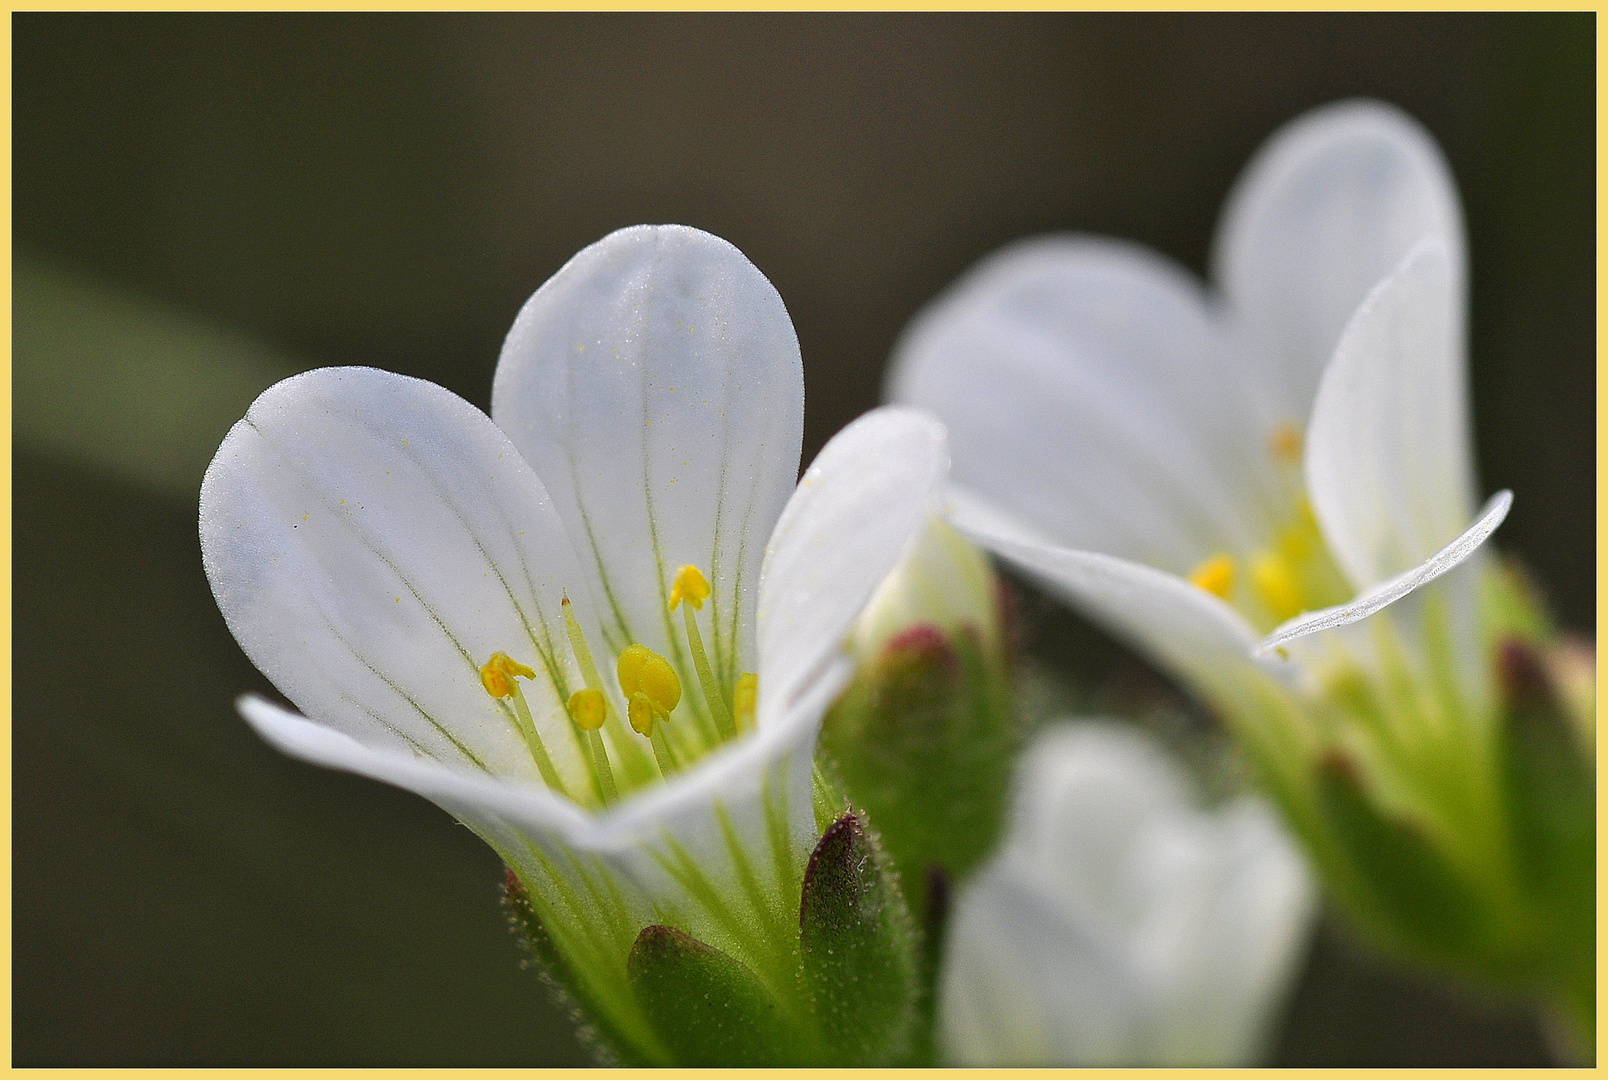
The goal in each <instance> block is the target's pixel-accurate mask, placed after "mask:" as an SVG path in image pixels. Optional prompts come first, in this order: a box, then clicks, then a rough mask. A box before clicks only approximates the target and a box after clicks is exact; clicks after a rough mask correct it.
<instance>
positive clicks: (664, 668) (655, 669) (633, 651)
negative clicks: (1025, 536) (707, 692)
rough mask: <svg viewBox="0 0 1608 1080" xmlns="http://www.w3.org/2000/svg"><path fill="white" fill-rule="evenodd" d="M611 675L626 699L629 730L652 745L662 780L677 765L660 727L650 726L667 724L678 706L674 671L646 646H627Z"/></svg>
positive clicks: (661, 726) (673, 770)
mask: <svg viewBox="0 0 1608 1080" xmlns="http://www.w3.org/2000/svg"><path fill="white" fill-rule="evenodd" d="M615 674H616V675H617V676H618V677H619V679H620V692H621V693H623V694H624V695H625V698H626V702H627V705H626V712H627V713H628V714H629V716H630V718H631V727H632V728H633V729H634V730H635V731H636V732H637V733H638V734H640V735H646V736H647V737H648V741H649V742H650V743H652V744H653V757H654V760H655V761H657V762H658V763H659V771H660V772H661V773H663V774H664V775H666V776H669V775H670V774H671V773H673V772H676V771H677V770H678V769H680V767H681V762H680V760H679V759H677V757H676V755H675V752H674V751H673V750H671V748H670V740H669V739H668V738H666V736H665V731H664V726H663V725H662V724H656V723H654V721H655V720H669V719H670V713H671V712H672V711H673V710H674V709H675V707H676V706H677V705H678V704H680V703H681V678H680V676H678V675H677V674H676V669H675V668H673V667H671V666H670V661H668V660H666V659H665V658H664V657H662V656H660V655H659V654H658V653H656V652H654V651H653V650H652V649H650V648H648V647H647V646H646V645H627V646H626V647H625V648H624V649H623V650H621V652H620V658H619V660H618V661H616V662H615Z"/></svg>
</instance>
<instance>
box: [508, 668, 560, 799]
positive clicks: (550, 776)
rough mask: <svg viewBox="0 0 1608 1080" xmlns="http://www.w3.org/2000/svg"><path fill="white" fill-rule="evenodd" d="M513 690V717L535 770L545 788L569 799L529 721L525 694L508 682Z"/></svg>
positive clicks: (534, 728)
mask: <svg viewBox="0 0 1608 1080" xmlns="http://www.w3.org/2000/svg"><path fill="white" fill-rule="evenodd" d="M508 685H509V687H510V688H511V689H512V690H513V694H512V697H513V699H514V716H515V717H516V718H517V719H518V721H519V733H520V734H521V735H523V736H524V737H525V745H526V746H528V747H530V756H531V757H533V758H535V759H536V768H538V769H540V770H541V773H542V779H543V780H545V781H546V782H547V786H548V787H550V788H552V789H553V790H554V791H556V792H558V793H559V794H560V795H562V796H564V797H565V798H566V799H567V798H569V792H568V791H566V790H564V781H563V780H561V779H560V778H559V775H558V770H557V769H555V768H553V759H552V758H551V757H549V756H548V754H547V747H546V746H544V745H542V737H541V735H540V734H539V733H538V732H537V731H536V721H535V720H533V719H531V715H530V706H529V705H526V704H525V694H524V692H523V691H522V690H520V689H519V683H517V682H516V681H515V680H513V679H509V680H508Z"/></svg>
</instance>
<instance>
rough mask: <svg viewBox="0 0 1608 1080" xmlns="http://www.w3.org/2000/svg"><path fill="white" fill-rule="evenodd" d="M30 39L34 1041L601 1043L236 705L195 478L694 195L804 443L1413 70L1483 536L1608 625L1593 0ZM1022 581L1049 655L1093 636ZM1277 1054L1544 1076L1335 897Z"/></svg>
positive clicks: (1534, 1055)
mask: <svg viewBox="0 0 1608 1080" xmlns="http://www.w3.org/2000/svg"><path fill="white" fill-rule="evenodd" d="M12 32H13V37H12V48H13V155H14V156H13V229H14V238H15V243H16V247H15V249H14V256H13V269H14V296H13V316H14V339H13V348H14V358H13V408H14V450H15V454H14V463H13V515H14V516H13V528H14V532H13V582H14V592H13V604H14V606H13V631H14V653H13V664H14V668H13V671H14V678H13V729H12V743H13V758H12V770H13V773H12V780H13V876H12V904H13V913H12V918H13V937H12V943H13V944H12V947H13V961H12V963H13V967H12V979H13V981H12V994H13V1028H12V1031H13V1055H14V1061H15V1063H16V1064H18V1065H55V1064H83V1065H96V1064H106V1065H111V1064H144V1065H178V1064H185V1065H203V1064H248V1063H256V1064H371V1065H388V1064H431V1065H454V1064H461V1065H470V1064H542V1063H547V1064H578V1063H583V1062H584V1061H585V1060H586V1059H585V1056H584V1054H583V1053H582V1051H581V1050H580V1048H579V1046H578V1044H577V1043H576V1041H575V1039H574V1037H573V1035H572V1034H571V1031H570V1026H569V1024H568V1022H567V1020H566V1019H565V1018H564V1017H563V1016H562V1015H561V1014H560V1013H559V1012H558V1011H557V1010H556V1009H555V1008H554V1007H552V1006H551V1005H549V1004H548V1002H547V999H546V997H545V994H544V992H543V991H542V989H541V987H540V985H539V984H538V981H537V979H536V977H535V976H534V974H532V973H531V972H528V971H522V970H520V969H519V967H518V953H517V950H516V948H515V945H514V942H513V940H512V938H511V937H510V935H508V933H507V932H506V931H505V929H504V928H503V926H502V922H501V916H500V913H499V910H498V882H499V877H500V875H499V871H498V865H497V861H496V859H495V857H494V856H493V854H492V853H491V852H490V851H489V850H488V849H486V848H485V847H484V846H483V845H481V844H480V843H479V841H478V840H476V839H475V838H474V837H473V836H472V835H471V834H470V833H469V832H468V831H467V830H465V829H463V828H461V827H460V826H457V825H456V824H454V823H453V822H452V821H451V820H450V819H449V818H447V817H446V816H445V815H444V814H442V813H441V812H439V811H438V810H436V809H435V808H434V807H432V806H430V805H428V804H427V803H424V802H423V801H421V800H419V799H416V798H415V797H413V796H411V795H406V794H403V793H400V792H397V791H393V790H391V789H389V788H385V787H382V786H380V785H377V784H373V783H370V782H367V781H361V780H358V779H355V778H352V777H349V776H345V775H337V774H332V773H325V772H320V771H318V770H315V769H312V768H310V767H306V766H303V765H300V764H298V763H294V762H291V761H289V760H286V759H283V758H281V757H279V756H278V755H276V754H275V753H273V752H271V751H269V750H268V749H267V748H266V747H265V746H263V745H261V744H259V743H258V742H257V741H256V740H255V738H254V737H253V736H252V735H251V734H250V733H249V732H248V730H247V729H246V727H245V725H244V723H243V722H241V721H240V720H239V719H238V718H237V717H236V716H235V715H234V713H233V710H232V707H231V700H232V699H233V697H234V696H235V695H236V694H237V693H239V692H241V691H242V690H246V689H263V690H266V689H267V684H266V683H265V681H264V680H263V679H262V678H261V676H259V675H257V674H256V673H255V672H254V671H253V670H252V668H251V667H250V665H249V664H248V663H247V662H246V661H245V659H244V657H243V656H242V655H241V654H240V652H239V650H238V649H237V648H236V647H235V645H234V643H233V641H232V640H231V639H230V637H229V635H228V633H227V631H226V630H225V628H224V626H223V622H222V620H221V618H220V617H219V615H218V613H217V610H216V608H215V607H214V606H213V604H212V602H211V598H210V595H209V593H208V591H207V586H206V582H205V579H204V578H203V576H202V574H201V569H200V558H199V549H198V545H197V541H196V536H195V492H196V489H197V487H198V485H199V482H200V476H201V470H202V469H203V468H204V467H205V464H206V461H207V459H208V457H209V456H210V453H211V450H212V448H213V447H215V446H216V444H217V442H218V440H219V439H221V438H222V436H223V433H224V431H225V430H226V429H227V427H228V425H229V423H230V422H231V421H233V420H234V419H236V418H238V417H239V416H240V415H241V413H242V412H243V411H244V409H245V406H246V405H247V404H248V403H249V402H250V400H251V398H252V397H253V396H254V395H255V393H257V392H258V391H260V390H261V389H262V388H264V387H265V386H267V385H268V384H269V382H271V381H272V380H273V379H275V378H277V377H280V376H281V375H283V374H288V373H290V372H292V371H294V370H296V369H298V368H300V367H307V366H314V365H318V364H371V365H375V366H378V367H384V368H389V369H392V370H395V371H401V372H406V373H408V374H412V375H418V376H422V377H425V378H428V379H432V380H435V381H436V382H439V383H442V384H443V385H445V386H447V387H449V388H451V389H453V390H455V391H456V392H458V393H459V394H462V395H463V396H464V397H466V398H468V399H469V400H470V401H472V402H474V403H476V404H477V405H480V406H482V407H485V406H486V405H487V404H488V400H489V395H490V386H491V376H492V368H493V365H494V363H495V360H496V356H497V351H498V348H499V346H500V344H501V339H502V335H503V333H504V332H505V331H506V330H507V328H508V326H509V324H510V323H511V321H512V319H513V316H514V313H515V312H516V310H517V309H518V307H519V305H520V303H521V302H522V301H523V300H524V298H525V297H526V296H527V295H529V293H530V292H531V291H533V290H534V289H535V288H536V286H538V285H539V284H541V282H542V281H543V280H545V279H546V278H547V276H548V275H550V274H551V273H552V272H553V271H554V270H556V269H557V268H558V267H559V266H560V265H561V264H562V263H563V262H564V260H565V259H567V258H568V257H569V256H570V255H572V254H573V253H574V252H575V251H577V250H578V249H580V248H581V247H583V246H584V245H586V244H588V243H590V242H591V241H593V240H596V239H598V238H599V237H601V236H602V235H604V234H605V233H607V232H609V231H611V230H613V229H615V228H618V227H620V226H623V225H629V224H634V223H638V222H666V221H674V222H681V223H685V224H690V225H696V226H699V227H701V228H704V229H708V230H710V231H712V232H715V233H718V234H719V235H721V236H723V237H726V238H727V239H729V240H731V241H732V242H733V243H735V244H736V245H737V246H738V247H740V248H741V249H742V250H743V251H744V252H746V253H747V255H748V256H749V257H750V258H751V259H752V260H753V261H754V262H755V263H756V264H757V265H758V266H759V267H760V269H761V270H763V271H764V272H765V273H766V274H767V275H768V276H769V277H770V279H771V280H772V281H773V282H774V283H775V285H776V287H777V289H778V290H779V291H780V293H781V295H782V297H783V298H784V300H785V301H786V303H787V306H788V309H789V311H790V312H791V313H792V316H793V319H794V321H795V323H796V325H797V328H798V335H799V339H800V343H801V345H802V348H803V353H804V361H805V379H806V384H807V401H808V406H807V419H806V428H805V459H806V460H808V458H809V457H810V456H812V455H813V454H814V452H815V451H816V450H817V449H818V448H819V447H820V446H821V444H822V443H823V442H825V440H826V439H827V438H828V437H829V436H830V435H831V434H832V433H833V432H834V431H836V430H837V429H838V428H839V427H841V426H842V425H843V424H844V423H845V422H847V421H848V420H850V419H851V418H853V417H854V416H856V415H857V414H859V413H860V412H862V411H864V410H865V409H867V408H870V407H871V406H873V405H874V404H876V402H877V397H878V391H879V386H880V380H881V375H882V368H883V362H884V358H885V357H886V356H887V353H888V351H889V348H890V346H891V345H892V344H893V341H894V339H895V337H896V336H897V334H898V333H899V330H900V328H901V327H902V326H903V325H904V323H905V322H906V321H907V320H908V319H909V318H910V316H911V315H912V314H913V313H914V312H915V311H916V310H917V308H918V307H919V306H920V305H921V304H922V303H923V302H924V301H925V300H927V299H928V298H930V297H931V296H932V295H933V294H934V293H935V292H937V291H938V290H939V289H940V288H942V287H943V286H944V285H945V284H946V283H947V282H949V281H950V280H951V279H953V278H954V277H955V276H956V275H957V274H959V273H960V272H961V271H962V270H964V269H965V268H966V266H967V265H968V264H970V263H971V262H972V261H973V260H975V259H977V258H978V257H979V256H981V255H983V254H985V253H987V252H988V251H990V250H992V249H993V248H995V247H997V246H999V245H1001V244H1003V243H1005V242H1007V241H1010V240H1012V239H1015V238H1017V237H1021V236H1024V235H1028V234H1032V233H1037V232H1043V231H1048V230H1061V229H1078V230H1086V231H1092V232H1100V233H1109V234H1114V235H1118V236H1123V237H1129V238H1132V239H1136V240H1139V241H1141V242H1144V243H1146V244H1149V245H1152V246H1153V247H1155V248H1157V249H1159V250H1160V251H1162V252H1164V253H1166V254H1168V255H1171V256H1173V257H1174V258H1176V259H1178V260H1180V261H1181V262H1182V263H1183V264H1185V265H1186V266H1188V267H1190V268H1192V269H1194V270H1195V271H1196V272H1203V271H1204V267H1205V261H1206V256H1207V249H1208V244H1209V240H1210V236H1211V233H1212V228H1213V225H1214V222H1215V220H1216V216H1217V212H1218V208H1219V206H1220V205H1221V202H1222V200H1223V197H1224V195H1225V193H1226V191H1227V189H1228V186H1229V184H1230V182H1231V181H1232V180H1233V178H1234V177H1235V175H1236V174H1237V173H1238V171H1239V169H1240V167H1241V166H1242V165H1243V164H1244V162H1245V161H1246V159H1247V157H1248V156H1249V155H1250V153H1251V152H1252V151H1253V150H1254V149H1255V148H1256V147H1257V145H1258V144H1260V143H1261V142H1262V140H1263V139H1264V138H1265V137H1266V136H1267V135H1268V134H1270V133H1271V132H1272V131H1273V130H1274V129H1275V128H1276V127H1278V126H1279V125H1280V124H1282V123H1283V122H1285V121H1287V120H1289V119H1291V118H1292V117H1294V116H1295V115H1297V114H1298V113H1300V112H1302V111H1303V110H1305V109H1307V108H1310V107H1312V106H1315V105H1319V104H1322V103H1325V102H1328V101H1331V100H1334V99H1336V98H1341V97H1348V96H1355V95H1370V96H1375V97H1379V98H1383V99H1385V100H1388V101H1392V102H1394V103H1396V104H1398V105H1400V106H1401V107H1403V108H1404V109H1406V110H1407V111H1408V112H1409V113H1411V114H1412V115H1414V116H1415V117H1417V118H1418V119H1419V120H1420V121H1421V122H1422V123H1424V124H1425V125H1426V127H1427V128H1428V129H1429V130H1430V132H1431V133H1433V135H1434V136H1435V137H1436V138H1437V139H1438V140H1439V141H1440V144H1441V146H1442V147H1443V148H1444V150H1445V152H1446V155H1447V157H1448V159H1449V160H1450V162H1451V166H1452V169H1453V171H1454V173H1455V174H1456V177H1457V180H1458V182H1459V184H1460V187H1461V191H1462V196H1463V200H1464V207H1465V212H1466V216H1467V222H1468V229H1469V240H1470V248H1471V253H1472V267H1473V282H1472V286H1473V307H1472V319H1473V323H1472V338H1471V348H1472V363H1473V376H1472V381H1473V392H1474V411H1475V423H1476V429H1477V436H1478V448H1479V464H1480V471H1481V476H1482V480H1483V483H1484V487H1485V490H1486V491H1490V490H1494V489H1496V488H1498V487H1511V488H1513V489H1514V491H1515V492H1516V493H1517V502H1516V504H1515V508H1514V511H1513V514H1512V516H1511V517H1510V519H1509V521H1508V522H1507V524H1505V525H1504V526H1503V528H1502V531H1501V532H1500V533H1499V534H1498V536H1497V541H1498V543H1499V545H1500V546H1501V547H1502V548H1504V549H1506V550H1507V551H1509V552H1513V553H1515V554H1518V555H1520V556H1521V557H1522V558H1523V559H1524V560H1525V561H1526V563H1527V564H1528V566H1529V567H1530V568H1531V569H1532V570H1533V572H1534V574H1535V576H1536V578H1537V579H1538V581H1539V582H1540V583H1541V585H1542V586H1543V587H1544V588H1545V589H1546V591H1547V592H1548V594H1549V595H1550V597H1551V598H1552V601H1553V603H1554V605H1555V607H1556V611H1557V613H1558V615H1559V617H1560V618H1561V620H1562V621H1563V623H1564V624H1565V625H1567V626H1568V627H1571V628H1573V629H1575V630H1578V631H1581V632H1583V633H1586V634H1591V633H1593V632H1594V627H1595V622H1594V597H1595V595H1596V590H1595V563H1594V553H1595V541H1596V537H1595V524H1594V522H1595V516H1594V492H1595V482H1594V480H1595V478H1594V461H1595V440H1594V408H1595V400H1596V396H1595V392H1594V378H1595V374H1594V345H1595V330H1594V298H1595V295H1596V286H1595V277H1594V274H1595V264H1596V257H1595V250H1594V226H1595V206H1594V192H1595V177H1594V162H1595V146H1594V132H1595V117H1594V100H1595V46H1594V36H1595V16H1594V15H1592V14H1589V13H1587V14H1562V15H1557V14H1552V15H1512V14H1477V15H1394V14H1391V15H1310V16H1309V15H1281V16H1263V15H1092V14H1073V15H1000V16H995V15H960V14H956V15H949V14H945V15H797V14H788V15H665V16H660V15H548V14H536V15H506V16H505V15H188V14H185V15H124V14H16V15H13V16H12ZM1034 610H1037V611H1040V613H1041V614H1040V616H1039V617H1038V618H1037V620H1036V622H1037V624H1038V625H1041V626H1042V627H1044V628H1046V629H1044V632H1043V634H1042V635H1041V636H1042V640H1044V641H1048V642H1050V643H1051V644H1050V645H1049V646H1043V645H1041V646H1040V650H1041V652H1042V651H1044V649H1046V648H1048V649H1049V650H1050V651H1052V652H1053V651H1054V649H1055V648H1056V647H1057V646H1056V645H1055V644H1054V643H1056V642H1062V643H1065V642H1073V643H1076V642H1088V641H1095V644H1094V645H1091V646H1090V648H1091V649H1109V648H1110V646H1109V644H1108V643H1104V642H1100V641H1096V639H1094V638H1093V637H1091V635H1090V634H1089V632H1088V631H1087V630H1086V629H1084V628H1081V627H1079V626H1076V625H1074V624H1068V623H1065V622H1064V620H1065V619H1066V618H1068V617H1066V616H1061V615H1048V614H1043V611H1044V610H1045V609H1044V608H1043V607H1042V606H1040V607H1039V608H1035V609H1034ZM1057 619H1060V620H1063V622H1061V623H1056V622H1055V620H1057ZM1069 626H1070V627H1071V628H1070V629H1068V627H1069ZM1063 651H1064V652H1066V653H1067V654H1068V656H1067V657H1066V658H1067V659H1068V660H1070V661H1072V662H1074V663H1076V661H1077V657H1076V656H1073V655H1071V654H1073V653H1076V652H1077V651H1078V650H1077V649H1076V648H1074V647H1071V646H1068V647H1066V648H1064V649H1063ZM1130 666H1131V662H1130ZM1274 1056H1275V1060H1276V1061H1277V1062H1280V1063H1285V1064H1527V1063H1541V1062H1544V1061H1546V1060H1547V1056H1546V1049H1545V1045H1544V1042H1543V1037H1542V1034H1541V1032H1540V1029H1539V1027H1538V1026H1537V1024H1536V1023H1535V1022H1534V1021H1532V1020H1531V1019H1530V1018H1529V1017H1528V1015H1527V1014H1526V1013H1524V1012H1523V1011H1522V1010H1521V1009H1519V1008H1517V1007H1516V1006H1514V1005H1512V1004H1511V1003H1501V1002H1491V1001H1482V1000H1479V999H1476V998H1474V997H1472V996H1470V995H1469V994H1468V993H1466V992H1464V991H1460V990H1458V989H1456V988H1452V987H1448V986H1445V985H1442V984H1439V983H1437V982H1434V981H1432V980H1428V979H1426V978H1424V977H1423V976H1419V975H1412V974H1409V973H1406V972H1403V971H1400V970H1398V969H1395V968H1393V967H1392V966H1390V965H1388V964H1385V963H1383V962H1381V961H1379V960H1377V959H1374V958H1371V957H1369V956H1368V955H1367V954H1366V952H1365V951H1363V950H1361V949H1359V948H1358V947H1357V946H1355V945H1354V944H1353V943H1352V942H1351V941H1350V939H1349V938H1348V937H1347V935H1346V934H1345V932H1344V930H1343V929H1342V928H1339V927H1337V926H1336V924H1334V923H1333V922H1327V921H1326V922H1325V924H1324V926H1323V928H1322V929H1321V930H1320V932H1319V933H1318V935H1317V936H1316V939H1315V944H1314V947H1313V950H1312V953H1311V956H1310V959H1309V961H1308V963H1307V966H1306V968H1305V971H1304V974H1303V975H1302V977H1301V982H1300V985H1299V987H1298V989H1297V992H1296V994H1295V995H1294V998H1293V1000H1292V1003H1291V1005H1290V1007H1289V1009H1288V1013H1287V1015H1286V1016H1285V1017H1284V1019H1283V1021H1282V1029H1281V1035H1280V1037H1279V1040H1278V1043H1277V1046H1276V1048H1275V1055H1274Z"/></svg>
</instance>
